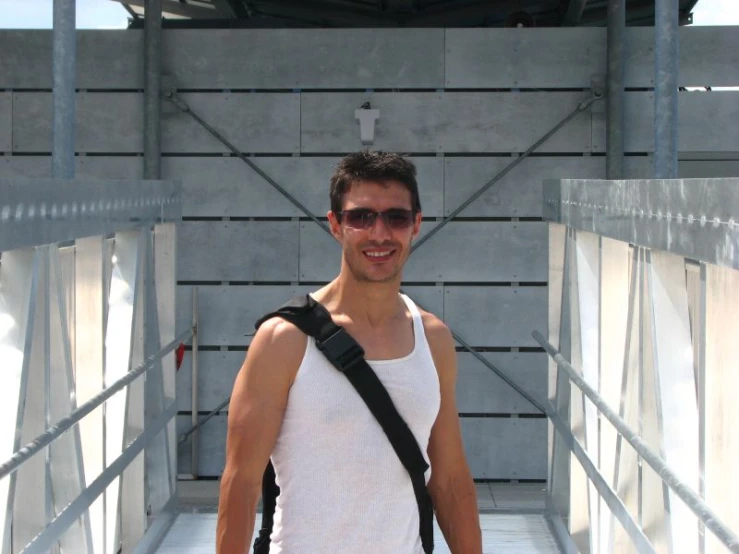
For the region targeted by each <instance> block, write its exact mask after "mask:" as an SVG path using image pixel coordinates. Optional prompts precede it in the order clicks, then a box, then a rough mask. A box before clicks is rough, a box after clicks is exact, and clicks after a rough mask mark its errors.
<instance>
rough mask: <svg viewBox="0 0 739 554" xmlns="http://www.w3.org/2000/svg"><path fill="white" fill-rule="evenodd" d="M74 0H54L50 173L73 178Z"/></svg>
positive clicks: (75, 45) (63, 177)
mask: <svg viewBox="0 0 739 554" xmlns="http://www.w3.org/2000/svg"><path fill="white" fill-rule="evenodd" d="M75 19H76V12H75V0H54V30H53V45H52V82H53V90H54V99H53V114H54V115H53V117H54V123H53V147H52V159H51V163H52V175H53V177H55V178H58V179H72V178H74V104H75V98H74V88H75V86H74V83H75V59H76V55H77V52H76V50H77V44H76V40H77V39H76V36H75Z"/></svg>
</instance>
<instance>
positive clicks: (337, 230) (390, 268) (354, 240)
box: [328, 181, 421, 283]
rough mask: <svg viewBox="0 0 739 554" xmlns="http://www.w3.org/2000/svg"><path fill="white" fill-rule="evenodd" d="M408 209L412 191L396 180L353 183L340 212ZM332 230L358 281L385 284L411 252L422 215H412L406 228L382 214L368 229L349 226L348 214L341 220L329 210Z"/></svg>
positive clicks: (396, 274)
mask: <svg viewBox="0 0 739 554" xmlns="http://www.w3.org/2000/svg"><path fill="white" fill-rule="evenodd" d="M360 209H364V210H370V211H372V212H385V211H387V210H407V211H410V210H411V193H410V191H409V190H408V189H407V188H406V187H405V186H403V184H402V183H399V182H398V181H387V182H385V183H375V182H372V181H363V182H359V183H354V184H353V185H352V186H351V187H350V188H349V190H348V191H347V193H346V194H345V195H344V205H343V207H342V210H343V211H345V212H346V211H349V210H360ZM328 218H329V223H330V224H331V232H332V233H333V235H334V237H335V238H336V239H337V240H338V241H339V242H340V243H341V245H342V248H343V256H344V260H345V261H346V264H347V266H348V268H349V270H350V271H351V272H352V275H353V276H354V278H355V279H356V280H357V281H360V282H374V283H384V282H388V281H392V280H393V279H395V278H397V277H398V276H399V275H400V272H401V270H402V269H403V265H404V264H405V261H406V260H407V259H408V256H409V255H410V247H411V242H412V240H413V239H414V238H415V237H416V236H417V235H418V231H419V229H420V227H421V214H420V213H418V214H415V216H414V217H413V218H412V222H411V224H410V225H408V226H407V227H405V228H397V227H392V226H391V225H388V223H387V221H386V220H385V219H384V218H382V217H375V220H374V222H373V223H372V225H370V226H369V227H368V228H367V229H361V228H356V227H354V226H351V225H350V223H351V222H350V221H347V219H348V218H347V217H346V216H345V217H342V218H341V222H339V218H337V217H336V214H334V213H333V212H329V213H328Z"/></svg>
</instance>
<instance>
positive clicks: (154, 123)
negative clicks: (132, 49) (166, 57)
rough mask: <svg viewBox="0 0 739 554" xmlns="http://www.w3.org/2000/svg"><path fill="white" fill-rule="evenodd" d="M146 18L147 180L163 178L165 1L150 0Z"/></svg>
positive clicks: (145, 163) (147, 4)
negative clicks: (163, 39) (162, 124)
mask: <svg viewBox="0 0 739 554" xmlns="http://www.w3.org/2000/svg"><path fill="white" fill-rule="evenodd" d="M145 13H146V17H145V19H144V50H145V52H144V77H145V82H144V179H159V178H160V177H161V163H160V155H161V138H162V134H161V124H160V123H161V121H160V107H161V105H160V93H161V87H162V0H146V12H145Z"/></svg>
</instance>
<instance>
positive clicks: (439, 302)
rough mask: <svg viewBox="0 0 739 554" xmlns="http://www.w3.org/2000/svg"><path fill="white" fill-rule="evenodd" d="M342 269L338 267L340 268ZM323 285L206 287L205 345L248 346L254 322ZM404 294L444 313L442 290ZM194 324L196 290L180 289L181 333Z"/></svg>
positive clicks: (202, 301)
mask: <svg viewBox="0 0 739 554" xmlns="http://www.w3.org/2000/svg"><path fill="white" fill-rule="evenodd" d="M337 270H338V268H337ZM319 288H321V286H320V285H301V286H292V287H291V286H279V285H233V286H226V285H223V286H216V285H204V286H199V287H198V299H199V310H198V322H199V325H198V328H199V330H200V334H199V341H200V345H201V346H247V345H248V344H249V343H251V339H252V335H253V333H254V323H255V322H256V321H257V320H258V319H259V318H260V317H262V316H263V315H264V314H266V313H268V312H271V311H274V310H276V309H277V308H278V307H279V306H281V305H282V304H284V303H285V302H287V301H288V300H290V299H291V298H292V297H294V296H296V295H298V294H307V293H309V292H313V291H316V290H318V289H319ZM404 291H405V292H406V293H407V294H408V295H409V296H410V297H411V298H412V299H414V300H415V301H416V302H417V303H418V304H419V305H420V306H422V307H423V308H425V309H426V310H428V311H431V312H432V313H434V314H437V315H438V316H439V317H442V316H443V313H444V298H443V291H442V288H441V287H423V286H414V287H407V288H404ZM191 322H192V287H191V286H189V285H187V286H186V285H180V286H178V287H177V319H176V327H177V332H178V333H179V332H181V331H184V330H185V329H187V328H189V327H190V325H191Z"/></svg>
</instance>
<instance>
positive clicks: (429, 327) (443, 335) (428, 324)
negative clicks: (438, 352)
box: [419, 309, 454, 348]
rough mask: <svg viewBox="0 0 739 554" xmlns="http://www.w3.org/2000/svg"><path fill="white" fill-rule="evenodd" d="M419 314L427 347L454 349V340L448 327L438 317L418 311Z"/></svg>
mask: <svg viewBox="0 0 739 554" xmlns="http://www.w3.org/2000/svg"><path fill="white" fill-rule="evenodd" d="M419 311H420V312H421V320H422V321H423V329H424V331H425V332H426V338H427V339H428V341H429V345H430V346H431V347H432V348H434V347H436V346H438V347H440V348H448V347H449V346H451V347H452V348H453V347H454V338H453V337H452V332H451V331H450V330H449V327H447V326H446V324H445V323H444V322H443V321H442V320H441V318H439V317H438V316H436V315H434V314H432V313H431V312H427V311H425V310H421V309H419Z"/></svg>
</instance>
